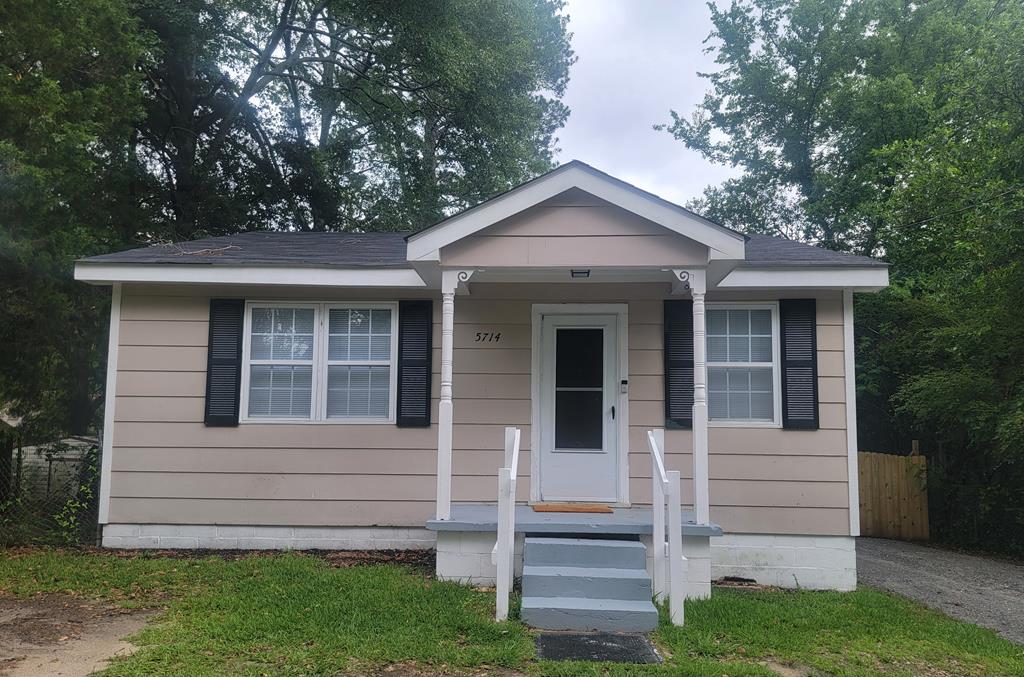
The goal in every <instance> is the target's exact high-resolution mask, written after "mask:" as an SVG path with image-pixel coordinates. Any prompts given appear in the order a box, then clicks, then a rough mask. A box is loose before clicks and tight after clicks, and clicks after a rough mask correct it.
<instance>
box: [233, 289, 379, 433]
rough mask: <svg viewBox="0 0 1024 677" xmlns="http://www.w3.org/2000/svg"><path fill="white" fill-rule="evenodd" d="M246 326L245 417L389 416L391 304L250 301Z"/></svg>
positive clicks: (336, 418) (327, 418)
mask: <svg viewBox="0 0 1024 677" xmlns="http://www.w3.org/2000/svg"><path fill="white" fill-rule="evenodd" d="M245 326H246V341H245V345H244V347H243V359H244V360H245V368H244V370H243V375H242V379H243V382H242V393H243V395H242V397H243V402H242V417H243V420H248V421H268V420H269V421H274V420H280V421H286V420H305V421H317V422H328V421H329V422H352V421H360V422H390V421H392V420H393V419H394V405H393V404H392V403H393V402H394V396H393V393H394V392H395V371H396V370H395V368H394V364H395V352H396V349H397V345H396V336H395V334H396V329H397V308H396V307H395V306H393V305H381V304H378V305H369V304H345V305H337V304H328V303H321V304H271V303H251V304H248V306H247V312H246V325H245Z"/></svg>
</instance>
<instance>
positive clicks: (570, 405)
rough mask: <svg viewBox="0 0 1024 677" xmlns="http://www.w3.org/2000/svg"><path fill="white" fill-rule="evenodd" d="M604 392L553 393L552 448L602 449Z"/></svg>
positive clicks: (560, 391)
mask: <svg viewBox="0 0 1024 677" xmlns="http://www.w3.org/2000/svg"><path fill="white" fill-rule="evenodd" d="M602 409H604V393H603V392H601V391H600V390H559V391H558V392H556V393H555V448H556V449H601V448H602V442H603V441H604V440H603V435H602V433H603V426H602V424H601V419H602V415H601V414H602V411H601V410H602Z"/></svg>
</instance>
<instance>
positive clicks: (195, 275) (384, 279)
mask: <svg viewBox="0 0 1024 677" xmlns="http://www.w3.org/2000/svg"><path fill="white" fill-rule="evenodd" d="M75 279H76V280H80V281H82V282H89V283H92V284H113V283H115V282H170V283H181V284H254V285H279V286H299V287H426V286H427V285H426V283H425V282H424V281H423V278H421V277H420V276H419V273H417V272H416V271H415V270H412V269H411V268H314V267H297V266H214V265H204V264H188V263H178V264H175V263H158V264H152V263H143V264H123V263H83V262H79V263H76V264H75Z"/></svg>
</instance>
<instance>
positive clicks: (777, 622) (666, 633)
mask: <svg viewBox="0 0 1024 677" xmlns="http://www.w3.org/2000/svg"><path fill="white" fill-rule="evenodd" d="M0 591H2V592H4V593H6V594H8V595H14V596H23V597H25V596H31V595H34V594H38V593H46V592H54V593H64V594H73V595H77V596H83V597H94V598H103V599H109V600H115V601H116V602H117V603H119V604H121V605H123V606H126V607H154V606H155V607H164V608H165V611H164V613H163V614H161V615H160V616H158V617H157V619H156V620H155V621H154V622H153V623H151V624H150V625H149V626H147V627H146V628H145V629H144V630H143V631H142V632H141V633H139V635H138V636H136V637H135V642H136V643H137V644H138V645H139V646H140V647H141V649H140V650H139V651H138V652H137V653H135V654H134V655H132V656H129V657H126V658H122V659H118V660H116V661H115V662H114V663H113V664H112V665H111V666H110V667H109V668H108V669H107V670H106V671H105V672H104V673H103V674H104V675H106V676H107V677H115V676H120V675H138V674H146V675H154V676H160V675H183V674H187V675H194V676H196V677H202V676H205V675H210V676H213V675H217V676H220V675H338V674H362V673H365V672H375V671H378V670H380V669H383V668H385V667H386V666H388V665H393V664H402V665H403V670H404V669H408V670H412V669H413V668H418V669H421V670H424V671H428V672H443V673H468V674H479V673H481V672H487V671H488V670H489V669H492V668H493V669H498V670H516V671H524V672H527V673H529V674H531V675H550V676H552V677H570V676H572V677H575V676H579V675H595V676H596V675H602V676H604V675H609V676H614V675H622V676H625V675H630V676H632V675H669V674H672V675H687V676H693V677H721V676H722V675H728V676H730V677H766V676H767V677H770V676H772V675H776V673H775V672H773V671H772V670H770V669H769V668H768V667H766V666H765V665H764V663H766V662H769V661H771V662H774V663H777V664H784V665H792V666H798V667H801V668H804V669H807V670H809V671H810V673H811V674H827V675H835V676H836V677H862V676H863V677H874V676H885V677H890V676H908V677H909V676H912V675H921V674H929V675H944V674H948V675H977V676H979V677H980V676H982V675H984V676H986V677H987V676H989V675H993V676H995V675H1024V647H1020V646H1017V645H1015V644H1012V643H1010V642H1007V641H1005V640H1003V639H1000V638H999V637H997V636H996V635H995V634H994V633H992V632H990V631H988V630H983V629H980V628H977V627H974V626H972V625H968V624H965V623H961V622H959V621H954V620H952V619H950V618H947V617H945V616H943V615H941V614H938V613H936V612H932V611H929V610H927V609H924V608H923V607H921V606H919V605H916V604H914V603H912V602H909V601H907V600H904V599H902V598H899V597H895V596H892V595H888V594H885V593H882V592H879V591H877V590H872V589H861V590H858V591H857V592H853V593H821V592H806V591H803V592H788V591H780V590H766V591H741V590H725V589H722V590H716V591H715V593H714V595H713V597H712V599H710V600H706V601H701V602H689V603H687V605H686V611H687V624H686V626H685V627H683V628H676V627H673V626H671V625H669V624H668V623H667V622H666V619H665V617H664V614H663V618H662V624H661V626H660V628H659V630H658V631H657V632H656V633H655V641H656V643H657V644H658V645H659V646H660V647H661V649H662V651H663V652H664V653H665V654H666V657H667V660H666V663H665V664H664V665H661V666H645V667H640V666H635V665H628V666H624V665H619V666H616V665H610V664H599V663H550V662H542V661H536V660H534V658H533V655H534V652H533V642H532V637H531V635H530V633H529V631H528V630H527V629H526V628H524V627H523V626H522V625H521V624H520V623H518V622H515V621H510V622H508V623H500V624H497V623H493V622H492V621H491V617H492V613H493V604H494V597H493V594H491V593H486V592H478V591H474V590H471V589H469V588H466V587H463V586H459V585H455V584H451V583H443V582H438V581H433V580H431V579H429V578H427V577H426V576H424V575H423V574H422V573H421V572H417V571H415V570H412V569H409V568H405V567H399V566H391V565H377V566H359V567H353V568H333V567H331V566H329V565H328V563H327V562H325V561H324V560H322V559H320V558H316V557H311V556H305V555H299V554H281V555H267V556H251V557H243V558H238V559H224V558H220V557H208V558H201V559H200V558H196V559H182V558H166V557H157V556H134V557H119V556H116V555H113V554H107V553H77V552H71V551H57V550H33V551H25V552H17V551H15V552H12V553H8V554H0ZM400 672H401V671H400ZM396 674H397V673H396Z"/></svg>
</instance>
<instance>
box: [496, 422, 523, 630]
mask: <svg viewBox="0 0 1024 677" xmlns="http://www.w3.org/2000/svg"><path fill="white" fill-rule="evenodd" d="M520 433H521V431H520V430H519V428H511V427H509V428H505V465H504V466H503V467H501V468H500V469H499V470H498V540H497V542H496V543H495V544H494V551H493V559H494V563H495V564H496V565H497V567H498V575H497V579H496V581H495V588H496V589H497V592H496V595H497V600H496V604H495V608H496V611H495V614H494V617H495V619H497V620H499V621H503V620H506V619H507V618H508V598H509V594H510V593H511V592H512V576H513V572H514V569H513V557H514V555H515V548H516V475H517V474H518V473H519V438H520Z"/></svg>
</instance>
